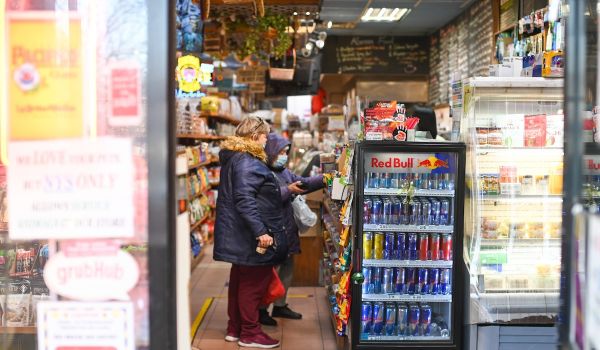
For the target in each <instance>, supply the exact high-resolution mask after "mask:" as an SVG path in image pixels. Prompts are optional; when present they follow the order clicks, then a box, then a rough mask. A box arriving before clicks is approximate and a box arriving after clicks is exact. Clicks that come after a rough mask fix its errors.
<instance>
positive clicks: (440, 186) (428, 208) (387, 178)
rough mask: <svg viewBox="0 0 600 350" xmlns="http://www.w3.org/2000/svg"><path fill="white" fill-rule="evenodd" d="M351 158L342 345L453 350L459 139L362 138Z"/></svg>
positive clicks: (461, 301)
mask: <svg viewBox="0 0 600 350" xmlns="http://www.w3.org/2000/svg"><path fill="white" fill-rule="evenodd" d="M355 155H356V158H355V163H356V166H355V167H354V168H355V169H357V170H356V174H355V177H356V181H355V198H354V203H355V211H354V213H355V215H354V217H353V220H354V225H355V228H356V229H355V232H356V236H355V237H356V241H355V244H354V246H355V247H357V248H358V249H355V251H354V261H355V263H354V269H355V271H356V272H357V274H355V276H354V277H355V278H353V280H354V281H355V284H353V286H352V300H353V303H352V311H351V312H352V317H351V319H352V335H351V340H352V348H353V349H381V348H399V347H401V348H403V349H404V348H407V349H410V348H414V349H417V348H418V349H462V348H463V345H462V344H463V336H462V334H463V312H464V310H463V307H464V305H467V304H466V303H465V300H466V299H465V285H466V283H467V280H466V279H465V273H464V271H465V268H464V260H463V258H462V255H463V253H462V237H463V232H462V231H463V193H464V186H463V184H464V169H465V146H464V144H458V143H423V142H406V143H398V142H388V141H367V142H362V143H359V144H357V146H356V151H355ZM363 277H364V279H363Z"/></svg>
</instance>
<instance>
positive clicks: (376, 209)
mask: <svg viewBox="0 0 600 350" xmlns="http://www.w3.org/2000/svg"><path fill="white" fill-rule="evenodd" d="M372 200H373V209H371V219H370V223H371V224H375V225H379V224H381V218H382V216H383V202H382V201H381V198H379V197H374V198H373V199H372Z"/></svg>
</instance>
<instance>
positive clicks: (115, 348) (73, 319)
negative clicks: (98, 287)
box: [37, 302, 135, 350]
mask: <svg viewBox="0 0 600 350" xmlns="http://www.w3.org/2000/svg"><path fill="white" fill-rule="evenodd" d="M37 329H38V350H82V349H83V350H134V349H135V338H134V333H133V305H132V304H131V303H77V302H41V303H39V304H38V327H37Z"/></svg>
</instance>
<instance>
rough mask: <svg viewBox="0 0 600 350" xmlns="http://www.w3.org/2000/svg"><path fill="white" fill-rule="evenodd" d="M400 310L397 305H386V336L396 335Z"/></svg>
mask: <svg viewBox="0 0 600 350" xmlns="http://www.w3.org/2000/svg"><path fill="white" fill-rule="evenodd" d="M397 315H398V308H397V306H396V303H386V304H385V335H396V317H397Z"/></svg>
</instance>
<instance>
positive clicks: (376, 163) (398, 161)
mask: <svg viewBox="0 0 600 350" xmlns="http://www.w3.org/2000/svg"><path fill="white" fill-rule="evenodd" d="M414 164H415V159H414V158H407V159H402V158H389V159H387V160H380V159H379V158H377V157H372V158H371V167H373V168H404V169H407V168H414Z"/></svg>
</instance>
